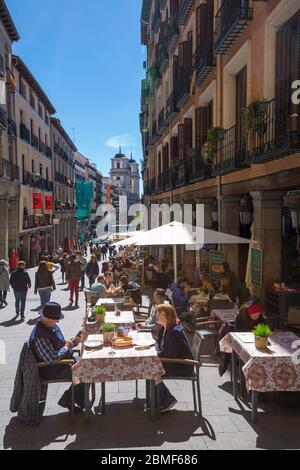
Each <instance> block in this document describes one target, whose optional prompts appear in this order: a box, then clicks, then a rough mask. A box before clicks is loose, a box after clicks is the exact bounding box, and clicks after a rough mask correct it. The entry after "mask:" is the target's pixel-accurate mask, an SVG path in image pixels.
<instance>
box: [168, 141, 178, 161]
mask: <svg viewBox="0 0 300 470" xmlns="http://www.w3.org/2000/svg"><path fill="white" fill-rule="evenodd" d="M170 157H171V162H172V161H174V160H178V137H171V142H170Z"/></svg>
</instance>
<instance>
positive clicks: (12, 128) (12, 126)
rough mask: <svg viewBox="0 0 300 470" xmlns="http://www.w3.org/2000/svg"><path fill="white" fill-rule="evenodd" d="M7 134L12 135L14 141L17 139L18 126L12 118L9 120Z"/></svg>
mask: <svg viewBox="0 0 300 470" xmlns="http://www.w3.org/2000/svg"><path fill="white" fill-rule="evenodd" d="M7 132H8V135H11V136H12V137H13V138H14V139H16V138H17V124H16V123H15V121H14V120H13V119H11V118H9V119H8V127H7Z"/></svg>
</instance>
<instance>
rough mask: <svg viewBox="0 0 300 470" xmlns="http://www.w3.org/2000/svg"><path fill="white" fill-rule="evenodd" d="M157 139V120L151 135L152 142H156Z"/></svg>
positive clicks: (154, 122)
mask: <svg viewBox="0 0 300 470" xmlns="http://www.w3.org/2000/svg"><path fill="white" fill-rule="evenodd" d="M156 140H157V124H156V121H153V123H152V131H151V136H150V144H154V143H155V142H156Z"/></svg>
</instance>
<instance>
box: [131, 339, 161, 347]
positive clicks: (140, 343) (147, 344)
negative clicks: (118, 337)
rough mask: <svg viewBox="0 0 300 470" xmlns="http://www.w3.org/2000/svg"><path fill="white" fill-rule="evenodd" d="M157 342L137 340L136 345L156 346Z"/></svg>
mask: <svg viewBox="0 0 300 470" xmlns="http://www.w3.org/2000/svg"><path fill="white" fill-rule="evenodd" d="M155 344H156V341H155V340H154V339H142V338H141V339H138V338H137V339H135V340H134V345H135V346H147V347H148V346H155Z"/></svg>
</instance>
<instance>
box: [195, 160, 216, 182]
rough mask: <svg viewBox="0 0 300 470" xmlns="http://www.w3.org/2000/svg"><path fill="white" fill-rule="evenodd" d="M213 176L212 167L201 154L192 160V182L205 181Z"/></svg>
mask: <svg viewBox="0 0 300 470" xmlns="http://www.w3.org/2000/svg"><path fill="white" fill-rule="evenodd" d="M210 177H211V168H210V167H209V166H207V165H206V164H205V163H204V161H203V159H202V157H201V156H197V157H196V158H193V160H192V162H191V172H190V183H195V182H196V181H204V180H206V179H208V178H210Z"/></svg>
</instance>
